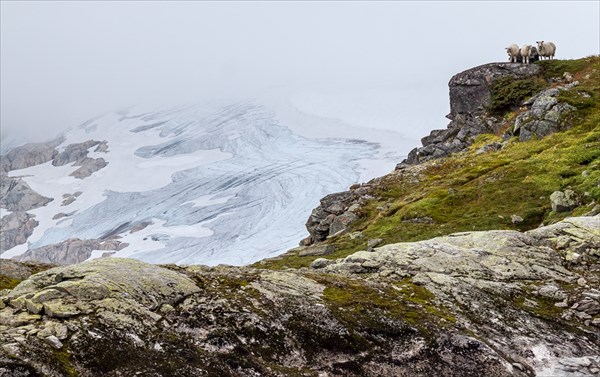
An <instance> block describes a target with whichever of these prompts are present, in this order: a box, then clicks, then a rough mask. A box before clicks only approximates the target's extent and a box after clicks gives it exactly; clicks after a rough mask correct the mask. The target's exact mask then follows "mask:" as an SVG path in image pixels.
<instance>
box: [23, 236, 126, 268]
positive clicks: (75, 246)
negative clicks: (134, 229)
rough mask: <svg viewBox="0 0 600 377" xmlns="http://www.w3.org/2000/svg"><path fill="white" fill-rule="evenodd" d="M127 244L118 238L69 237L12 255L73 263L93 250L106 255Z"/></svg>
mask: <svg viewBox="0 0 600 377" xmlns="http://www.w3.org/2000/svg"><path fill="white" fill-rule="evenodd" d="M127 245H128V244H127V243H123V242H120V241H118V240H98V239H91V240H80V239H78V238H70V239H68V240H65V241H63V242H60V243H56V244H51V245H47V246H43V247H39V248H36V249H29V250H27V251H26V252H25V253H23V254H21V255H19V256H16V257H14V259H15V260H19V261H39V262H43V263H52V264H74V263H80V262H83V261H85V260H86V259H88V258H89V257H90V256H91V255H92V251H94V250H105V251H106V252H107V253H106V255H107V256H108V255H110V254H111V253H110V252H111V251H115V250H121V249H122V248H124V247H126V246H127Z"/></svg>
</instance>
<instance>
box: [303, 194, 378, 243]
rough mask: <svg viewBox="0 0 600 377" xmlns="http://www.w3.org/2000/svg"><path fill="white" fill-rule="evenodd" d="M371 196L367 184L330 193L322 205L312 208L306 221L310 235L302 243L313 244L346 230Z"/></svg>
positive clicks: (322, 201) (322, 200)
mask: <svg viewBox="0 0 600 377" xmlns="http://www.w3.org/2000/svg"><path fill="white" fill-rule="evenodd" d="M370 198H371V196H370V187H369V185H368V184H365V185H354V186H352V187H351V188H350V190H348V191H343V192H339V193H335V194H330V195H327V196H326V197H324V198H323V199H321V203H320V205H319V206H318V207H317V208H315V209H313V210H312V213H311V214H310V217H309V218H308V221H307V222H306V229H307V230H308V233H309V234H310V236H309V237H307V238H305V239H304V240H302V242H300V245H301V246H307V245H311V244H312V243H314V242H321V241H324V240H325V239H326V238H327V237H329V236H332V235H334V234H340V233H342V232H344V231H345V230H346V228H347V227H348V226H350V225H351V224H352V223H353V222H354V221H356V220H357V219H358V215H357V212H358V210H359V209H360V204H361V203H363V202H364V201H365V200H368V199H370Z"/></svg>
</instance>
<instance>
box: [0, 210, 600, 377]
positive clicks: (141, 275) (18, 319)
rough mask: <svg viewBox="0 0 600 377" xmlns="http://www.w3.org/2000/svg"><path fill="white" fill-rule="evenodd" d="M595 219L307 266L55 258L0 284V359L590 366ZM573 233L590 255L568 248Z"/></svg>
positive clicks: (79, 366) (353, 368)
mask: <svg viewBox="0 0 600 377" xmlns="http://www.w3.org/2000/svg"><path fill="white" fill-rule="evenodd" d="M599 221H600V217H583V218H571V219H568V220H566V221H563V222H560V223H557V224H554V225H552V226H548V227H544V228H540V229H536V230H534V231H530V232H526V233H519V232H514V231H488V232H469V233H459V234H454V235H450V236H445V237H440V238H436V239H432V240H429V241H421V242H414V243H403V244H393V245H386V246H383V247H379V248H375V249H374V251H372V252H367V251H361V252H358V253H355V254H353V255H350V256H348V257H347V258H344V259H339V260H327V259H317V260H316V261H315V262H314V263H313V267H312V268H311V269H310V270H287V271H269V270H260V269H254V268H249V267H241V268H240V267H226V266H218V267H214V268H208V267H203V266H189V267H177V266H163V267H160V266H153V265H148V264H145V263H142V262H138V261H133V260H127V259H117V258H106V259H100V260H94V261H91V262H86V263H83V264H79V265H73V266H66V267H59V268H54V269H51V270H47V271H44V272H42V273H39V274H37V275H34V276H31V277H30V278H29V279H27V280H26V281H24V282H22V283H21V284H20V285H18V286H17V287H16V288H14V289H13V290H12V291H9V292H8V293H6V292H5V294H4V296H1V297H0V344H2V346H1V347H0V373H5V374H8V375H11V373H13V374H14V373H16V372H19V373H21V375H23V376H36V375H43V376H61V375H74V374H78V375H82V376H95V375H106V376H118V375H136V374H138V375H157V376H158V375H162V376H166V375H169V376H188V375H219V376H255V375H263V376H287V375H294V374H299V375H328V376H333V375H344V376H358V375H381V376H399V375H400V376H401V375H411V376H431V375H444V376H465V375H485V376H531V375H535V374H540V375H557V374H556V373H558V375H561V376H571V377H575V376H580V375H593V374H594V373H596V372H595V371H596V369H597V368H598V366H599V363H600V358H599V357H598V354H599V352H600V340H599V339H598V337H597V333H598V329H599V327H598V326H600V320H599V318H600V302H599V300H600V291H598V289H597V287H598V283H599V279H600V275H599V274H598V271H599V268H600V264H599V259H598V257H597V254H596V252H597V251H598V246H599V245H600V233H599V231H598V227H597V225H598V222H599ZM574 248H575V249H577V250H581V249H582V248H583V249H584V250H586V253H587V254H586V255H587V257H586V258H587V259H585V260H583V259H581V260H580V261H579V262H578V263H573V262H571V261H568V260H567V259H566V255H567V252H568V250H571V251H572V250H574ZM165 360H168V361H169V362H165Z"/></svg>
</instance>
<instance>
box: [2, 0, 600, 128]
mask: <svg viewBox="0 0 600 377" xmlns="http://www.w3.org/2000/svg"><path fill="white" fill-rule="evenodd" d="M599 4H600V2H598V1H587V2H576V1H551V2H546V1H533V2H518V1H506V2H487V1H485V2H484V1H481V2H474V1H468V2H451V1H440V2H434V1H429V2H416V1H415V2H409V1H403V2H342V1H339V2H337V1H336V2H288V1H286V2H283V1H282V2H191V1H184V2H167V1H165V2H160V1H152V2H142V1H133V2H119V1H102V2H87V1H85V2H84V1H80V2H76V1H73V2H70V1H69V2H51V1H36V2H25V1H19V2H16V1H15V2H13V1H2V2H1V110H2V111H1V114H2V117H1V122H2V123H1V126H2V134H3V135H5V134H10V133H12V134H14V133H15V132H21V133H24V132H26V133H29V134H32V135H34V136H35V138H41V137H42V136H44V137H46V135H47V137H50V136H53V135H54V134H56V133H57V132H58V131H60V130H62V129H64V128H67V127H70V126H74V125H77V124H79V123H81V122H82V121H84V120H86V119H88V118H90V117H93V116H95V115H98V114H101V113H103V112H105V111H110V110H114V109H116V108H118V107H122V106H128V105H132V104H138V103H148V102H149V103H157V104H173V103H177V102H178V101H179V102H184V101H194V100H201V99H203V98H212V97H224V96H229V95H235V96H238V97H239V96H253V95H256V94H260V93H262V92H264V91H267V90H272V89H273V88H282V87H285V88H298V89H309V90H315V91H319V90H325V91H329V92H335V91H336V90H340V91H343V90H360V89H361V88H364V89H369V90H373V89H375V90H376V89H378V88H383V89H392V90H407V91H409V90H412V91H414V95H412V94H411V95H410V96H408V97H409V99H408V100H405V101H404V102H403V103H399V104H398V106H403V107H404V108H405V112H406V113H407V114H410V113H411V108H417V107H422V106H421V104H422V103H423V102H425V101H430V102H431V103H432V111H431V113H428V114H418V115H415V114H413V115H406V118H402V117H399V119H398V124H397V126H395V127H397V130H398V131H400V132H402V128H403V127H410V126H411V125H408V124H407V123H409V122H407V119H414V117H416V116H420V117H431V119H429V120H428V121H427V122H424V123H422V124H424V125H423V126H422V127H423V128H427V127H429V126H430V125H432V128H444V127H445V126H446V124H447V121H446V120H445V119H443V116H444V115H445V114H446V113H447V112H448V97H447V83H448V80H449V79H450V77H451V76H452V75H453V74H455V73H458V72H460V71H462V70H464V69H467V68H471V67H473V66H477V65H480V64H485V63H489V62H493V61H506V60H507V56H506V53H505V50H504V47H505V46H507V45H509V44H511V43H516V44H518V45H522V44H525V43H529V44H534V42H535V41H536V40H547V41H553V42H555V43H556V45H557V58H559V59H569V58H579V57H584V56H588V55H592V54H598V53H599V49H600V47H599V45H600V41H599V35H600V26H599V22H600V21H599V14H600V9H599ZM411 101H413V102H411ZM402 110H403V112H404V109H402ZM366 111H368V110H366ZM411 117H412V118H411ZM434 117H435V118H434ZM438 118H439V120H438ZM388 128H392V127H388ZM428 131H429V129H424V130H423V132H421V134H422V136H424V135H425V134H426V133H428ZM340 136H343V135H340Z"/></svg>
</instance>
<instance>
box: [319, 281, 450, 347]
mask: <svg viewBox="0 0 600 377" xmlns="http://www.w3.org/2000/svg"><path fill="white" fill-rule="evenodd" d="M315 280H317V281H318V282H320V283H321V284H325V285H326V288H325V290H324V292H323V301H324V302H325V303H326V305H327V306H328V308H329V309H330V310H331V312H332V313H333V314H334V316H335V317H336V318H337V319H338V321H340V322H341V323H342V324H344V326H345V327H346V328H348V329H350V330H351V331H352V332H354V333H355V335H357V334H363V333H364V332H368V333H369V334H370V335H371V336H376V335H377V334H387V335H389V334H390V332H397V334H396V335H398V336H406V335H408V334H410V333H412V332H414V331H415V330H417V331H418V332H419V333H420V334H421V335H423V336H430V335H433V334H434V333H436V332H437V331H438V330H440V329H443V328H448V327H450V326H452V325H453V324H454V323H455V322H456V319H455V318H454V317H453V316H452V315H451V314H450V312H449V311H448V310H447V309H445V308H444V307H442V306H440V305H439V304H437V303H436V302H435V296H434V295H433V294H432V293H431V292H429V291H428V290H427V289H426V288H424V287H421V286H418V285H415V284H413V283H412V281H411V280H410V279H406V280H403V281H401V282H397V283H396V284H394V285H392V286H390V285H384V284H376V283H368V282H365V281H362V280H352V279H348V278H344V277H339V276H335V277H334V276H315ZM399 323H404V326H402V325H399ZM360 336H361V337H363V336H364V335H360ZM357 342H360V340H357Z"/></svg>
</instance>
